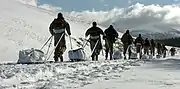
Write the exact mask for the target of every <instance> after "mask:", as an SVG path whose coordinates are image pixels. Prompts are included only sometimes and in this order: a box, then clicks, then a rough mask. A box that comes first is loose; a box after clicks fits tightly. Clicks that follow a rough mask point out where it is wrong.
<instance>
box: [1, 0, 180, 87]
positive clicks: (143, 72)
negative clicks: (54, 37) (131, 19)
mask: <svg viewBox="0 0 180 89" xmlns="http://www.w3.org/2000/svg"><path fill="white" fill-rule="evenodd" d="M20 1H21V2H23V3H24V4H22V3H20V2H19V0H2V3H0V11H1V13H0V28H1V30H0V40H1V42H0V45H1V46H0V62H1V63H2V62H9V61H11V62H17V60H18V52H19V50H22V49H30V48H37V49H39V48H41V47H42V45H43V44H44V43H45V42H46V40H47V39H48V37H50V33H49V32H48V27H49V24H50V22H51V21H52V20H53V19H54V18H55V17H56V15H57V12H54V11H49V10H50V9H51V8H52V7H51V6H48V5H44V6H42V7H39V8H38V7H36V5H37V4H36V3H37V2H36V0H20ZM26 4H30V5H32V6H30V5H26ZM134 7H136V8H138V7H137V6H134ZM139 7H143V8H144V7H145V8H147V7H153V6H147V7H146V6H141V5H139ZM155 7H156V6H155ZM42 8H49V9H48V10H45V9H42ZM159 8H161V7H159ZM138 9H139V8H138ZM138 9H136V10H138ZM133 11H134V10H133ZM150 11H151V10H150ZM63 13H64V16H65V18H66V20H67V21H68V22H69V23H70V25H71V31H72V36H71V37H72V43H73V44H72V45H73V49H76V48H78V47H81V46H82V44H83V43H85V41H84V39H85V37H84V32H85V30H86V29H87V28H89V27H90V26H91V21H89V20H88V19H89V18H88V19H87V21H86V20H83V19H81V18H78V16H77V17H76V15H72V14H69V13H66V12H63ZM96 15H97V16H98V14H96ZM87 17H88V16H87ZM112 17H113V16H112ZM139 18H140V17H139ZM169 18H170V17H169ZM100 19H101V18H100ZM117 20H118V19H117ZM98 21H99V20H98ZM98 25H99V26H100V25H102V23H101V24H98ZM102 28H103V29H105V28H106V27H102ZM119 33H120V32H119ZM119 35H120V37H121V36H122V33H120V34H119ZM66 41H67V47H68V48H67V50H66V52H65V54H64V59H65V62H64V63H45V64H31V65H28V64H11V65H5V64H0V89H179V88H178V87H180V76H179V72H180V70H179V69H180V59H179V58H180V55H179V54H180V50H179V49H178V52H177V55H176V56H175V57H169V54H168V57H167V58H165V59H163V58H159V59H149V60H139V59H137V60H123V59H119V60H112V61H110V60H106V61H105V60H104V57H103V55H102V54H101V55H100V57H99V59H100V60H99V61H90V54H91V52H90V48H89V45H87V46H86V47H85V52H86V53H87V55H88V60H87V61H84V62H67V61H68V60H69V59H68V50H70V42H69V38H68V37H67V36H66ZM46 49H47V47H45V49H44V50H43V51H44V52H45V51H46ZM52 49H53V47H52V46H51V49H50V50H52ZM168 49H169V47H168ZM50 60H52V56H51V58H50Z"/></svg>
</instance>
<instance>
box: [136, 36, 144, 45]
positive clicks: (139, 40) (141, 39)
mask: <svg viewBox="0 0 180 89" xmlns="http://www.w3.org/2000/svg"><path fill="white" fill-rule="evenodd" d="M137 43H140V44H141V45H142V46H143V43H144V40H143V38H142V37H137V38H136V39H135V42H134V44H135V45H136V44H137Z"/></svg>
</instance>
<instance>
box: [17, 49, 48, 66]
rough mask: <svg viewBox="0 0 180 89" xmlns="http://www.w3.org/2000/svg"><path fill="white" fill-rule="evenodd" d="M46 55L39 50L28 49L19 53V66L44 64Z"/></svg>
mask: <svg viewBox="0 0 180 89" xmlns="http://www.w3.org/2000/svg"><path fill="white" fill-rule="evenodd" d="M44 60H45V55H44V52H43V51H41V50H39V49H34V48H31V49H26V50H20V51H19V59H18V62H17V63H18V64H30V63H38V62H44Z"/></svg>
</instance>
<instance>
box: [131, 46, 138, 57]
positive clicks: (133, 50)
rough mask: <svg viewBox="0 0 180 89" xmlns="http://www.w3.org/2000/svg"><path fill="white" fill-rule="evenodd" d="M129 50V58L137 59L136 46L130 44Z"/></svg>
mask: <svg viewBox="0 0 180 89" xmlns="http://www.w3.org/2000/svg"><path fill="white" fill-rule="evenodd" d="M129 50H130V51H129V52H131V55H130V57H129V58H130V59H138V57H137V53H136V46H135V45H134V44H131V45H130V46H129Z"/></svg>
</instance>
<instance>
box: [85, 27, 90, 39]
mask: <svg viewBox="0 0 180 89" xmlns="http://www.w3.org/2000/svg"><path fill="white" fill-rule="evenodd" d="M90 29H91V28H89V29H88V30H87V31H86V33H85V36H86V37H87V36H88V35H89V34H90V31H89V30H90Z"/></svg>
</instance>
